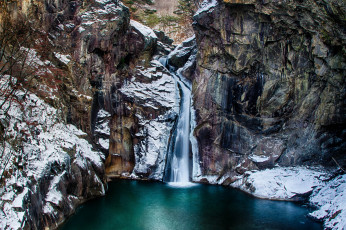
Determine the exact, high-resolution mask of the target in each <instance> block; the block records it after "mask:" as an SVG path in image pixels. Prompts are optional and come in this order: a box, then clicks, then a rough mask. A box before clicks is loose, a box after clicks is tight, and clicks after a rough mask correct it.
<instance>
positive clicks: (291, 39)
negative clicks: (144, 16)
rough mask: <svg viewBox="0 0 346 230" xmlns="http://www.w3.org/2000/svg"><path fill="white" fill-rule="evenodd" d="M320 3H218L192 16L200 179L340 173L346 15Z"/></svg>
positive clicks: (332, 4) (337, 3) (335, 6)
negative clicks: (262, 172) (328, 169)
mask: <svg viewBox="0 0 346 230" xmlns="http://www.w3.org/2000/svg"><path fill="white" fill-rule="evenodd" d="M319 3H321V2H319V1H304V2H302V1H300V2H298V1H290V2H287V1H285V2H283V1H266V2H263V1H256V0H251V1H229V0H227V1H226V0H224V1H218V4H217V5H216V6H211V7H210V8H208V10H201V11H200V12H199V13H198V14H196V15H195V16H194V24H193V25H194V29H195V33H196V41H197V47H198V54H197V68H196V71H195V72H194V75H193V76H192V79H193V80H194V82H193V93H194V106H195V108H196V112H197V127H196V129H195V134H196V136H197V140H198V143H199V153H200V157H201V162H202V163H201V167H202V172H203V174H204V175H215V174H220V175H223V174H225V173H233V172H236V173H239V174H242V173H244V171H246V170H252V169H265V168H271V167H273V166H274V165H277V164H279V165H282V166H296V165H306V164H308V165H309V164H325V165H334V166H336V165H335V163H334V162H333V160H332V157H334V158H335V159H337V161H338V162H340V163H342V164H345V159H346V156H345V154H344V153H345V152H346V149H345V144H344V143H345V141H346V139H345V137H344V136H343V135H342V133H344V132H345V128H346V126H345V124H346V116H345V114H346V113H345V98H346V91H345V78H344V77H342V76H345V74H346V62H345V50H344V47H345V42H346V39H345V38H346V35H345V30H344V29H343V27H344V25H345V24H344V23H343V22H341V21H340V20H339V19H336V18H335V17H340V16H342V15H345V13H346V12H345V11H344V8H342V7H341V5H342V3H341V1H333V2H329V3H324V4H326V5H328V6H326V5H325V6H323V4H319ZM340 4H341V5H340ZM325 7H327V8H329V7H330V9H333V10H330V11H329V12H328V10H325ZM333 12H334V13H333ZM336 12H337V13H336ZM333 15H334V16H333ZM335 15H338V16H335ZM331 35H332V36H331ZM342 53H343V54H342ZM173 60H174V59H173ZM172 62H173V61H172ZM176 65H179V63H177V64H176ZM342 152H343V153H342Z"/></svg>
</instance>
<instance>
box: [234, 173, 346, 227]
mask: <svg viewBox="0 0 346 230" xmlns="http://www.w3.org/2000/svg"><path fill="white" fill-rule="evenodd" d="M331 176H332V174H331V173H330V172H328V171H326V170H325V169H323V168H317V167H309V168H308V167H287V168H282V167H277V168H273V169H266V170H263V171H251V172H247V173H245V174H244V176H243V177H241V178H240V179H239V180H237V181H236V182H234V183H233V184H231V186H232V187H235V188H239V189H241V190H243V191H245V192H247V193H250V194H252V195H254V196H255V197H258V198H262V199H273V200H297V199H299V197H301V196H303V197H304V196H308V195H310V194H311V195H310V198H309V203H310V204H311V205H312V206H314V207H316V208H318V210H316V211H314V212H312V213H310V216H311V217H313V218H315V219H317V220H321V221H323V222H324V227H325V228H326V229H335V230H336V229H346V175H341V176H338V177H336V178H334V179H332V180H329V178H330V177H331Z"/></svg>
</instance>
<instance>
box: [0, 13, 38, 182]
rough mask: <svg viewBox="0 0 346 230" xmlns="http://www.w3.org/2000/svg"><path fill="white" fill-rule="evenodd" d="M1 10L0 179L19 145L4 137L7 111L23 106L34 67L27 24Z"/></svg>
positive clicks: (5, 135) (31, 42) (31, 38)
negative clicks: (12, 107) (14, 106)
mask: <svg viewBox="0 0 346 230" xmlns="http://www.w3.org/2000/svg"><path fill="white" fill-rule="evenodd" d="M0 9H1V8H0ZM1 10H2V12H1V13H2V14H3V15H2V21H1V24H0V160H1V162H0V167H1V168H0V180H1V179H2V178H3V176H4V174H5V173H6V167H7V166H8V165H9V164H10V163H11V162H13V160H14V159H13V156H14V155H15V154H18V153H20V152H21V149H20V146H21V145H20V143H19V142H17V141H18V140H19V139H17V137H9V135H8V127H7V126H8V119H9V114H8V112H9V111H10V108H11V106H12V105H13V104H14V103H15V104H17V105H20V106H23V103H24V100H25V96H26V94H27V92H28V88H29V87H28V86H29V85H30V84H31V81H32V80H33V79H34V77H35V73H36V71H37V65H35V63H34V62H35V60H34V59H33V58H32V57H31V56H30V47H28V46H29V45H30V44H33V41H34V39H33V31H32V30H31V27H30V25H29V23H28V21H26V20H23V19H22V18H20V17H19V16H18V18H17V19H16V20H13V19H11V17H10V16H9V14H8V13H7V12H6V10H4V9H1ZM19 92H21V95H20V96H19ZM23 92H24V96H23ZM10 139H12V141H13V140H14V139H16V140H15V141H13V143H16V144H14V145H13V148H11V147H10V145H9V140H10Z"/></svg>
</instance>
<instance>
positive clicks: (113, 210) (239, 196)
mask: <svg viewBox="0 0 346 230" xmlns="http://www.w3.org/2000/svg"><path fill="white" fill-rule="evenodd" d="M308 212H309V210H307V209H306V208H304V207H301V206H299V205H297V204H295V203H290V202H281V201H267V200H260V199H255V198H252V197H250V196H248V195H246V194H244V193H242V192H240V191H237V190H234V189H230V188H224V187H221V186H207V185H196V186H192V187H185V188H175V187H171V186H168V185H167V184H162V183H150V182H139V181H128V180H124V181H122V180H119V181H114V182H112V183H110V184H109V191H108V193H107V195H106V196H105V197H101V198H99V199H95V200H92V201H90V202H88V203H86V204H85V205H83V206H82V207H81V208H79V209H78V210H77V213H76V215H74V216H73V217H71V218H70V219H69V220H68V222H67V223H66V224H65V226H63V227H62V229H63V230H69V229H73V230H76V229H77V230H78V229H83V230H86V229H100V230H108V229H120V230H123V229H124V230H125V229H126V230H127V229H128V230H137V229H138V230H139V229H141V230H142V229H143V230H152V229H158V230H165V229H169V230H174V229H179V230H180V229H198V230H209V229H211V230H214V229H241V230H244V229H261V230H262V229H280V230H281V229H313V230H314V229H322V227H321V225H320V224H318V223H315V222H313V221H312V220H310V219H308V218H306V214H307V213H308Z"/></svg>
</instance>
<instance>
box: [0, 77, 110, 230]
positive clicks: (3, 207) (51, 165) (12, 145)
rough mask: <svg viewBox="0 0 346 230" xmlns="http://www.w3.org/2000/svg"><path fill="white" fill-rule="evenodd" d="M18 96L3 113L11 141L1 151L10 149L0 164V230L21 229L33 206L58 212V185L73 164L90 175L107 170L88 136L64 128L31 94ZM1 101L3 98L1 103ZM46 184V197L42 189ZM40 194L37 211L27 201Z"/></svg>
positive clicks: (49, 108) (56, 115)
mask: <svg viewBox="0 0 346 230" xmlns="http://www.w3.org/2000/svg"><path fill="white" fill-rule="evenodd" d="M4 82H6V81H2V82H0V83H1V84H4ZM2 86H3V85H2ZM16 95H17V98H18V101H12V102H11V103H12V104H11V106H9V111H8V113H7V114H6V113H4V111H1V113H0V122H1V124H2V125H3V126H4V127H5V129H6V132H5V133H6V137H7V139H6V144H5V145H1V146H0V151H1V152H2V151H3V147H4V146H6V149H5V151H4V156H3V157H2V159H1V162H0V163H1V165H0V166H1V167H0V168H1V172H0V173H1V174H3V173H5V174H4V175H5V176H4V187H2V188H1V189H0V195H1V201H0V223H1V224H0V228H1V229H22V228H23V226H25V225H26V223H27V222H28V221H30V219H31V217H30V216H28V215H29V213H30V211H29V210H30V209H32V208H37V207H42V210H35V211H36V212H38V213H42V214H44V213H45V214H47V215H54V213H55V212H58V209H57V207H58V208H59V205H60V204H61V201H62V200H63V199H67V198H66V197H63V195H62V191H60V190H61V188H60V184H61V183H62V181H63V179H64V178H65V177H66V174H70V173H72V172H71V167H72V165H79V166H80V168H84V169H86V170H88V171H89V172H90V166H91V165H92V167H93V168H94V169H99V170H102V168H103V159H104V156H103V154H102V153H100V152H97V151H94V150H93V147H92V145H91V144H90V143H89V142H88V141H86V140H85V139H84V137H86V133H84V132H83V131H81V130H79V129H77V128H76V127H75V126H73V125H66V124H64V121H63V120H62V119H61V111H60V110H59V109H56V108H53V107H52V106H50V105H48V104H47V103H46V102H44V101H43V100H42V99H40V98H39V97H37V96H36V95H34V94H32V93H27V94H26V93H24V92H22V91H18V92H17V94H16ZM3 100H4V98H2V97H1V96H0V103H1V102H3ZM7 103H8V102H7ZM5 106H6V103H5ZM6 107H7V106H6ZM18 146H19V147H18ZM90 177H94V179H93V180H94V181H99V183H98V186H99V187H101V190H102V191H103V192H104V188H103V182H102V180H101V179H100V178H98V176H97V175H96V174H93V176H90ZM41 183H43V184H41ZM48 184H49V187H48V189H47V191H46V193H45V194H43V193H44V192H45V190H44V189H42V188H43V187H44V186H46V185H48ZM62 184H63V185H64V183H62ZM100 192H101V191H100ZM37 193H40V194H41V195H42V197H44V199H43V200H42V201H38V202H43V203H42V204H41V205H38V206H35V207H33V204H30V205H29V203H30V202H31V201H30V200H29V199H30V197H32V196H36V195H37ZM77 199H78V198H77ZM52 204H54V205H52ZM74 204H75V203H74ZM36 205H37V204H36ZM56 217H58V215H56ZM57 221H58V220H57Z"/></svg>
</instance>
